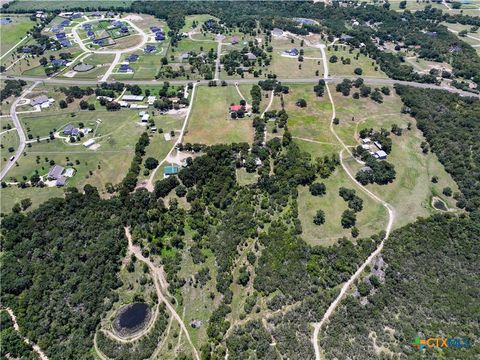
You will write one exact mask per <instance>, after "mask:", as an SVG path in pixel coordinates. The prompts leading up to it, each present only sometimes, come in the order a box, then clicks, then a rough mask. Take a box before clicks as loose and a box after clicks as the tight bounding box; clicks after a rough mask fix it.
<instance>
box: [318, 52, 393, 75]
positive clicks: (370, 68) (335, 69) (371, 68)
mask: <svg viewBox="0 0 480 360" xmlns="http://www.w3.org/2000/svg"><path fill="white" fill-rule="evenodd" d="M335 48H337V49H338V50H335ZM334 55H335V56H336V57H337V58H338V61H337V62H336V63H331V62H330V58H331V57H332V56H334ZM357 55H358V59H356V57H357ZM326 56H327V61H328V62H329V63H328V68H329V73H330V75H355V73H354V70H355V69H356V68H360V69H362V70H363V73H362V76H368V77H379V78H387V76H386V75H385V74H384V73H383V71H381V70H380V68H378V66H377V65H376V64H375V61H374V60H372V59H370V58H369V57H368V56H366V55H362V54H360V53H359V51H358V50H349V48H348V47H347V46H346V45H334V46H328V47H327V53H326ZM342 58H343V59H350V64H345V65H344V64H342ZM375 69H377V70H375Z"/></svg>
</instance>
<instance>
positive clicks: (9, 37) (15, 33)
mask: <svg viewBox="0 0 480 360" xmlns="http://www.w3.org/2000/svg"><path fill="white" fill-rule="evenodd" d="M6 18H10V19H11V20H12V22H11V23H10V24H5V25H1V27H0V29H1V32H2V41H1V43H0V55H2V56H3V55H4V54H5V53H6V52H7V51H8V50H10V49H11V48H12V47H13V46H15V45H16V44H17V43H18V42H19V41H20V40H21V39H22V38H23V37H25V35H26V34H27V31H29V30H30V29H32V27H33V26H34V25H35V24H36V22H35V21H32V20H30V17H29V16H26V15H17V14H2V16H0V19H6ZM9 56H10V55H7V56H5V58H8V57H9ZM3 60H4V59H2V63H3Z"/></svg>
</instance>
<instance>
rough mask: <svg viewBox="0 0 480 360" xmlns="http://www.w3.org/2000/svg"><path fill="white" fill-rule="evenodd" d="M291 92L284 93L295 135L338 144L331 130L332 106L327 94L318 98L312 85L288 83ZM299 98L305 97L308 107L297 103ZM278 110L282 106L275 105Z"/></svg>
mask: <svg viewBox="0 0 480 360" xmlns="http://www.w3.org/2000/svg"><path fill="white" fill-rule="evenodd" d="M285 85H287V86H289V88H290V92H289V94H288V95H284V97H283V99H284V102H285V110H286V111H287V113H288V116H289V118H288V128H289V130H290V132H291V133H292V135H293V136H294V137H299V138H304V139H308V140H314V141H319V142H322V143H327V144H334V145H336V144H337V141H336V139H335V137H334V136H333V134H332V133H331V132H330V130H329V126H330V116H331V111H332V107H331V105H330V102H329V101H328V98H327V97H326V96H324V97H322V98H317V96H316V95H315V93H314V92H313V84H312V85H297V84H288V83H286V84H285ZM298 99H305V100H306V102H307V107H305V108H300V107H298V106H297V105H296V102H297V100H298ZM275 108H276V109H277V110H279V109H280V107H275Z"/></svg>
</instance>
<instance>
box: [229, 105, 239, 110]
mask: <svg viewBox="0 0 480 360" xmlns="http://www.w3.org/2000/svg"><path fill="white" fill-rule="evenodd" d="M241 109H242V105H232V106H230V111H238V110H241Z"/></svg>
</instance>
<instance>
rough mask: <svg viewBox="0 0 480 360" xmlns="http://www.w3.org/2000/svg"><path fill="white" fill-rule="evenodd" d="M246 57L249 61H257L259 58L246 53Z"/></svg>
mask: <svg viewBox="0 0 480 360" xmlns="http://www.w3.org/2000/svg"><path fill="white" fill-rule="evenodd" d="M245 55H247V59H248V60H255V59H256V58H257V56H256V55H255V54H252V53H251V52H249V53H246V54H245Z"/></svg>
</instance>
